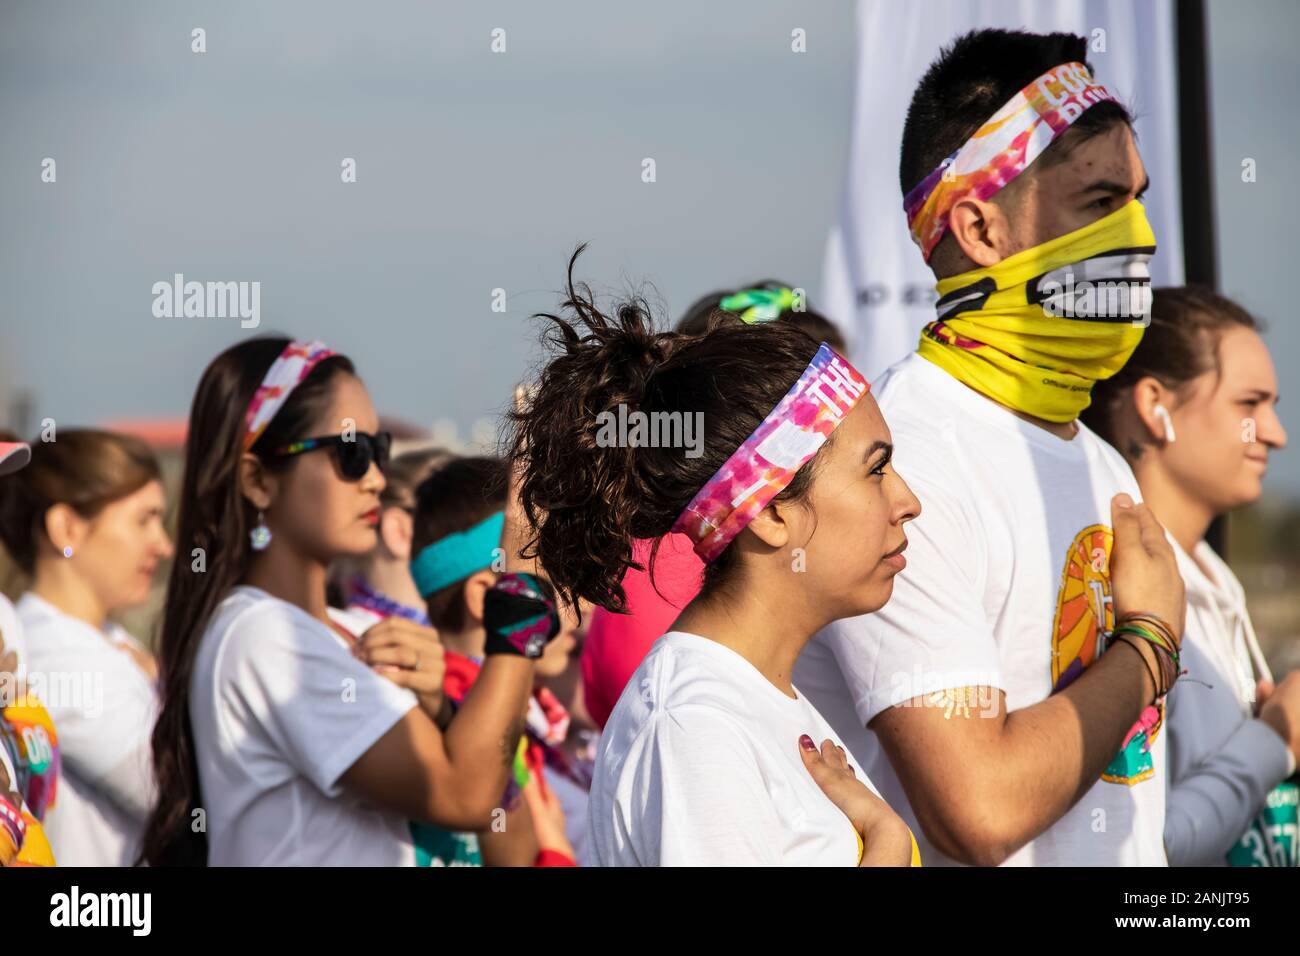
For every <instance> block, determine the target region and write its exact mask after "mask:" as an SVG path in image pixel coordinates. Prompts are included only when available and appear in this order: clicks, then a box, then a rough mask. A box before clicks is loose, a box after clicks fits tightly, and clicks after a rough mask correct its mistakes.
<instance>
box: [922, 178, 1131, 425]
mask: <svg viewBox="0 0 1300 956" xmlns="http://www.w3.org/2000/svg"><path fill="white" fill-rule="evenodd" d="M1155 251H1156V237H1155V234H1154V233H1153V232H1152V231H1151V225H1150V223H1148V222H1147V217H1146V212H1145V210H1144V209H1143V208H1142V204H1141V203H1140V202H1138V201H1137V200H1133V201H1132V202H1130V203H1128V204H1126V205H1125V206H1123V207H1122V208H1121V209H1118V210H1116V211H1115V212H1113V213H1111V214H1110V215H1109V216H1106V217H1104V218H1102V219H1099V220H1097V221H1096V222H1094V223H1091V224H1090V225H1087V226H1084V227H1083V228H1082V229H1076V230H1075V231H1074V232H1069V233H1066V234H1065V235H1064V236H1058V237H1057V238H1055V239H1053V240H1051V241H1050V242H1045V243H1043V244H1042V245H1039V246H1034V247H1033V248H1032V249H1026V250H1024V251H1023V252H1018V253H1016V254H1015V255H1013V256H1008V257H1007V258H1006V259H1003V260H1002V261H1001V262H999V263H996V264H995V265H992V266H989V267H988V268H985V269H974V270H972V271H970V272H964V273H962V274H961V275H958V276H952V277H950V278H947V279H940V280H939V284H938V287H937V288H938V292H939V301H938V303H937V304H936V306H935V308H936V310H937V312H938V318H937V319H936V320H935V321H933V322H931V323H930V324H929V325H927V326H926V327H925V328H924V329H923V330H922V331H921V342H920V345H919V346H918V348H917V351H918V352H920V354H921V355H922V356H923V357H924V358H926V359H928V360H929V361H931V362H933V363H934V364H935V365H937V366H939V367H940V368H942V369H943V370H945V371H946V372H948V374H949V375H951V376H953V378H955V379H957V380H958V381H959V382H963V383H965V384H966V385H969V386H970V387H971V388H973V389H975V390H976V391H977V392H980V393H981V394H983V395H986V396H988V397H989V398H991V399H993V400H994V401H995V402H999V403H1000V404H1002V405H1006V406H1008V407H1009V408H1014V409H1017V410H1018V411H1022V412H1027V413H1029V414H1030V415H1034V416H1036V417H1038V418H1043V419H1046V420H1047V421H1050V422H1069V421H1073V420H1074V419H1075V418H1077V417H1078V416H1079V413H1080V412H1082V411H1083V410H1084V409H1085V408H1087V407H1088V403H1089V402H1090V401H1091V400H1092V386H1093V384H1094V383H1096V382H1099V381H1102V380H1103V379H1107V378H1110V377H1111V376H1112V375H1114V374H1115V373H1116V372H1118V371H1119V370H1120V369H1121V368H1123V367H1124V363H1125V362H1127V361H1128V358H1129V356H1130V355H1132V354H1133V350H1134V349H1135V348H1137V346H1138V343H1139V342H1141V341H1142V333H1143V332H1144V331H1145V330H1146V327H1147V325H1148V323H1149V322H1150V316H1151V272H1150V269H1149V263H1150V261H1151V256H1152V255H1153V254H1154V253H1155Z"/></svg>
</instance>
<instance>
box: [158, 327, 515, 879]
mask: <svg viewBox="0 0 1300 956" xmlns="http://www.w3.org/2000/svg"><path fill="white" fill-rule="evenodd" d="M388 450H389V437H388V436H387V435H386V434H384V433H380V432H378V416H377V415H376V413H375V409H374V406H373V405H372V404H371V401H370V397H369V395H368V393H367V392H366V388H365V386H364V385H363V384H362V382H361V380H360V379H359V378H357V376H356V373H355V370H354V368H353V366H352V363H351V362H350V361H349V360H348V359H347V358H345V357H343V356H342V355H338V354H336V353H334V352H332V351H330V350H329V349H327V348H325V347H324V346H323V345H321V344H320V343H300V342H290V341H288V340H286V339H279V338H269V339H254V340H251V341H247V342H243V343H241V344H239V345H236V346H234V347H232V348H230V349H228V350H227V351H225V352H224V353H222V354H221V355H219V356H218V357H217V358H216V359H215V360H214V361H213V362H212V364H211V365H210V366H209V367H208V368H207V370H206V371H205V372H204V374H203V378H202V379H201V380H200V382H199V386H198V390H197V392H196V394H195V397H194V405H193V408H192V410H191V413H190V425H189V435H188V438H187V444H186V457H185V477H184V482H183V485H182V489H181V496H180V510H179V518H178V527H177V541H178V542H179V543H178V549H179V554H180V558H179V560H177V561H176V562H175V564H174V566H173V569H172V574H171V579H170V581H169V586H168V592H167V601H166V606H165V609H164V615H163V627H162V638H161V649H160V659H161V674H162V700H163V703H162V711H161V714H160V716H159V719H158V723H157V725H156V727H155V730H154V735H153V752H154V765H155V768H156V775H157V780H158V792H159V795H160V796H159V802H158V803H157V805H156V806H155V807H154V810H153V813H152V815H151V817H150V820H149V825H148V829H147V831H146V835H145V843H144V852H143V854H142V856H143V859H144V860H146V861H147V862H149V863H150V864H152V865H161V864H185V863H191V864H203V863H205V862H207V863H210V864H213V865H318V866H319V865H371V866H383V865H413V864H414V863H415V862H416V859H417V857H416V850H415V846H414V843H413V840H412V835H411V829H410V826H409V821H413V820H414V821H427V822H429V823H434V824H437V825H439V826H441V827H444V828H447V829H453V830H479V829H484V828H486V827H487V826H489V825H490V823H491V813H492V810H493V808H494V807H495V806H496V805H497V803H498V802H499V800H500V796H501V793H502V791H503V789H504V788H505V785H506V776H507V774H508V772H509V769H510V760H509V758H510V756H512V754H513V748H512V747H511V748H506V749H505V750H503V746H502V741H503V740H506V741H509V742H511V743H513V742H514V741H515V740H517V739H518V734H519V731H520V727H519V723H520V719H521V715H522V714H523V712H524V706H525V703H526V701H527V697H528V694H529V691H530V690H531V688H532V683H533V670H534V664H533V660H532V659H531V658H530V657H528V656H525V655H524V654H522V653H517V654H516V653H509V652H507V651H504V650H502V651H500V652H498V653H490V654H489V655H488V657H487V660H486V661H485V663H484V667H483V674H482V677H481V678H480V680H479V683H478V684H477V685H476V686H475V688H474V690H473V691H472V692H471V693H470V695H469V696H467V697H466V699H465V700H464V702H463V704H462V706H461V707H460V709H459V711H458V712H457V716H456V719H455V720H451V719H450V711H449V709H448V707H447V706H446V704H445V701H444V699H443V694H442V678H443V664H442V649H441V646H440V645H439V643H438V641H437V635H436V634H435V633H434V632H433V631H431V630H429V629H428V628H424V627H421V626H419V625H418V624H416V623H414V622H412V621H408V620H406V619H403V618H400V617H392V618H389V619H387V620H385V621H383V622H381V623H380V624H377V625H375V626H374V627H372V628H370V629H369V630H368V631H366V633H365V635H364V636H363V637H362V638H360V639H359V640H358V639H354V638H353V637H352V636H351V635H350V634H349V633H347V632H346V631H343V630H342V629H340V628H338V627H337V626H335V625H334V624H332V622H331V618H330V615H329V613H328V609H327V605H326V599H325V588H326V575H327V571H328V569H329V566H330V564H331V563H332V562H333V561H335V560H336V559H339V558H345V557H358V556H361V555H364V554H366V553H368V552H370V551H371V550H372V549H373V548H374V547H375V542H376V530H375V526H376V522H377V519H378V517H379V503H380V494H381V492H382V491H383V489H384V477H383V473H382V471H381V469H382V467H383V465H384V463H385V462H386V460H387V457H388Z"/></svg>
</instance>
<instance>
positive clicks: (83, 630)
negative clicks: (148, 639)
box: [18, 591, 145, 664]
mask: <svg viewBox="0 0 1300 956" xmlns="http://www.w3.org/2000/svg"><path fill="white" fill-rule="evenodd" d="M18 607H19V609H20V611H21V612H22V613H23V615H24V616H25V617H31V618H32V619H33V620H32V621H30V622H29V623H28V625H27V626H26V627H25V628H24V630H25V631H27V632H29V633H28V636H29V637H30V634H31V633H32V632H35V631H37V630H39V629H40V628H44V627H58V628H67V629H70V630H71V631H72V632H74V633H79V634H80V635H81V636H82V637H84V638H90V639H93V640H97V641H108V643H109V644H111V645H113V647H115V648H117V649H118V650H120V651H122V652H123V653H126V650H127V648H134V649H135V650H138V651H143V650H144V649H145V648H144V645H142V644H141V643H140V642H139V641H137V640H136V639H135V638H134V637H132V636H131V635H130V633H128V632H127V630H126V628H124V627H122V625H120V624H117V623H115V622H113V621H105V622H104V626H103V627H102V628H98V627H95V625H93V624H91V623H90V622H89V621H83V620H82V619H81V618H79V617H73V616H72V615H71V614H67V613H65V612H64V611H61V610H59V608H57V607H55V606H54V605H53V604H51V603H50V602H49V601H47V600H45V599H44V598H42V597H40V596H39V595H37V594H35V593H34V592H32V591H28V592H27V593H25V594H24V595H23V596H22V597H21V598H20V599H19V601H18ZM127 657H128V658H129V659H130V660H131V662H132V663H133V664H134V663H135V660H134V658H131V657H130V655H129V654H128V655H127Z"/></svg>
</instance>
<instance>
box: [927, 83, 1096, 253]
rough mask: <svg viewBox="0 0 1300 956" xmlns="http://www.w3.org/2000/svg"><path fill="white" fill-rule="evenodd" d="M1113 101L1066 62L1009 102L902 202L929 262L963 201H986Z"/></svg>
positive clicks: (1031, 84)
mask: <svg viewBox="0 0 1300 956" xmlns="http://www.w3.org/2000/svg"><path fill="white" fill-rule="evenodd" d="M1107 100H1115V97H1114V96H1112V95H1111V93H1110V91H1109V90H1107V89H1106V87H1104V86H1102V85H1101V84H1100V83H1094V82H1093V80H1092V74H1091V73H1089V72H1088V68H1087V67H1086V66H1084V65H1083V64H1082V63H1062V64H1061V65H1060V66H1056V67H1053V68H1052V69H1050V70H1048V71H1047V72H1046V73H1044V74H1043V75H1042V76H1040V77H1039V78H1038V79H1036V80H1034V82H1032V83H1030V84H1029V85H1028V86H1026V87H1025V88H1024V89H1023V90H1021V91H1020V92H1019V93H1017V94H1016V95H1015V96H1014V97H1012V98H1011V100H1010V102H1008V103H1007V104H1006V105H1005V106H1003V107H1002V109H1000V110H998V111H997V112H996V113H994V114H993V116H992V117H990V118H989V119H988V121H987V122H985V123H984V125H983V126H981V127H980V128H979V129H978V130H976V131H975V134H974V135H973V136H971V138H970V139H968V140H967V141H966V142H965V143H963V144H962V146H961V148H960V149H958V150H957V152H955V153H953V154H952V155H951V156H949V157H948V158H947V159H945V160H944V161H943V162H942V163H940V164H939V166H938V168H937V169H935V171H934V172H932V173H930V175H929V176H926V177H925V179H923V180H921V182H920V183H919V184H918V185H917V186H916V188H915V189H913V190H912V191H911V192H909V193H908V194H907V196H906V198H905V199H904V200H903V209H904V211H905V212H906V213H907V225H908V228H909V229H911V231H912V239H913V241H914V242H915V243H916V244H917V245H918V246H920V247H921V254H922V255H923V256H925V261H926V262H929V261H930V253H931V252H933V251H934V247H935V246H936V245H938V243H939V240H940V239H942V238H943V234H944V233H945V232H947V231H948V216H949V214H950V213H951V212H952V209H953V207H954V206H956V205H957V203H958V202H960V201H961V200H963V199H965V198H967V197H969V196H974V197H975V198H977V199H981V200H987V199H990V198H991V197H992V196H994V195H995V194H996V193H997V192H998V190H1000V189H1001V188H1002V187H1003V186H1005V185H1006V184H1007V183H1009V182H1011V180H1013V179H1015V178H1016V177H1017V176H1019V175H1020V174H1021V173H1023V172H1024V171H1025V170H1026V169H1027V168H1028V167H1029V164H1030V163H1032V162H1033V161H1034V160H1035V159H1037V158H1038V157H1039V155H1041V154H1042V152H1043V150H1045V149H1047V147H1048V146H1050V145H1052V143H1053V142H1055V140H1056V138H1057V137H1058V136H1060V135H1061V134H1062V133H1064V132H1065V131H1066V130H1068V129H1069V128H1070V126H1071V124H1073V123H1074V121H1075V120H1077V119H1078V118H1079V117H1080V116H1082V115H1083V114H1084V111H1086V110H1087V109H1088V108H1089V107H1091V106H1096V105H1097V104H1098V103H1102V102H1105V101H1107Z"/></svg>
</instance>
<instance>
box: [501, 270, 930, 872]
mask: <svg viewBox="0 0 1300 956" xmlns="http://www.w3.org/2000/svg"><path fill="white" fill-rule="evenodd" d="M579 252H581V249H580V250H579ZM576 258H577V254H575V256H574V260H572V261H571V262H570V265H569V281H568V288H567V298H566V301H565V302H564V308H563V314H561V315H546V316H544V318H546V319H547V320H548V321H549V322H550V323H551V335H550V336H549V340H548V341H549V345H550V347H551V349H552V352H553V356H552V358H551V360H550V362H549V363H548V364H547V365H546V366H545V368H544V369H543V371H542V373H541V378H540V381H539V383H538V386H537V389H536V392H535V394H534V397H533V400H532V402H531V403H530V405H529V406H528V407H527V408H526V409H523V410H520V411H517V412H515V413H514V415H513V419H514V425H515V434H514V454H515V458H516V461H517V464H518V467H519V470H520V479H519V496H520V502H521V505H522V508H523V510H524V512H525V513H526V514H527V516H528V519H529V523H530V524H531V525H532V526H533V528H534V530H535V534H534V537H533V539H532V541H531V543H530V547H529V550H528V551H527V552H526V553H528V554H535V556H536V557H537V559H538V561H539V562H540V565H541V568H542V570H543V571H544V572H545V574H546V575H547V576H548V577H549V578H550V580H551V582H552V583H553V584H554V585H555V587H556V589H557V591H558V592H559V593H560V594H561V595H563V596H564V597H565V598H566V599H567V600H568V601H569V602H573V601H576V600H577V599H580V598H581V599H586V600H588V601H591V602H593V603H594V604H596V605H598V606H600V607H603V608H605V609H607V610H610V611H615V612H617V611H621V610H622V609H623V607H624V593H623V590H622V586H621V581H622V579H623V575H624V573H625V572H626V571H627V569H628V568H629V567H630V566H632V565H633V562H634V552H633V542H634V541H636V540H639V539H649V540H652V541H656V542H658V541H661V540H662V539H664V537H665V536H667V535H669V534H670V533H671V532H674V531H676V532H680V533H682V534H685V535H686V536H687V537H688V538H689V539H690V540H692V541H693V542H694V547H695V550H696V553H697V554H699V555H700V557H701V559H702V560H703V561H704V563H705V565H706V567H705V570H704V573H703V580H702V588H701V591H700V594H699V596H698V597H697V598H696V599H695V600H694V601H692V602H691V603H690V604H689V605H688V606H687V607H686V608H685V610H684V611H683V612H682V614H681V616H680V617H679V618H678V619H677V621H676V622H675V624H674V625H673V628H672V630H671V631H670V632H669V633H667V634H665V635H664V636H663V637H662V638H660V640H659V641H657V642H656V643H655V645H654V647H653V648H652V649H651V651H650V653H649V654H648V655H647V657H646V658H645V660H644V661H643V662H642V664H641V666H640V667H639V668H638V669H637V671H636V673H635V674H634V675H633V677H632V680H631V681H630V682H629V684H628V686H627V688H626V690H625V691H624V692H623V695H622V697H621V698H620V699H619V701H618V703H617V705H616V706H615V707H614V710H613V713H612V714H611V716H610V719H609V722H608V724H607V725H606V728H605V733H604V736H603V737H602V740H601V746H600V752H599V756H598V759H597V764H596V778H595V781H594V783H593V786H592V793H591V805H590V808H591V809H590V812H591V833H592V836H593V838H594V843H595V854H596V857H597V861H598V862H599V863H600V864H603V865H649V866H652V865H661V864H668V865H671V864H693V863H698V864H780V863H790V864H845V865H856V864H859V863H861V864H875V865H890V864H892V865H906V864H907V863H908V862H909V861H911V860H912V858H913V847H914V843H913V841H912V839H911V835H910V833H909V832H908V830H907V827H906V826H905V825H904V824H903V823H902V821H901V820H899V818H898V817H897V816H896V815H895V814H894V813H893V812H892V811H891V810H890V809H889V808H888V807H887V806H886V805H885V804H884V802H883V801H882V800H881V799H880V798H879V797H878V796H877V795H876V794H875V793H874V792H873V790H872V789H870V788H869V786H868V785H867V784H866V783H865V776H864V775H863V773H862V771H861V768H860V767H858V766H857V765H856V764H855V763H854V762H853V761H852V759H851V758H849V757H848V756H847V755H846V753H845V751H844V749H843V748H842V747H841V746H840V743H839V740H838V738H837V737H836V736H835V734H834V732H833V731H832V730H831V728H830V726H829V725H828V724H827V723H826V721H825V720H824V719H823V718H822V717H821V715H820V714H818V713H817V711H816V710H815V709H814V708H813V707H812V705H811V704H809V703H808V701H807V700H806V699H805V698H804V697H803V696H802V695H801V694H799V692H798V691H797V690H796V689H795V687H794V686H793V685H792V684H791V681H790V674H791V670H792V669H793V666H794V662H795V659H796V658H797V657H798V655H799V652H800V650H801V649H802V648H803V646H804V644H805V643H807V641H808V640H809V639H810V638H811V637H812V635H813V634H814V633H815V632H816V631H818V630H819V629H820V628H821V627H823V626H824V625H825V624H827V623H829V622H830V621H831V620H834V619H836V618H840V617H846V616H849V615H855V614H862V613H865V612H868V611H872V610H875V609H877V608H879V607H880V606H881V605H882V604H884V602H885V601H886V600H887V599H888V597H889V594H890V591H891V588H892V579H893V576H894V575H895V574H896V573H897V572H898V571H899V569H901V568H902V567H903V565H904V560H903V557H902V554H901V552H902V550H903V548H904V546H905V545H906V538H905V536H904V534H903V524H904V523H905V522H906V521H908V520H910V519H911V518H913V517H915V516H916V514H917V513H918V512H919V510H920V506H919V504H918V503H917V501H916V498H915V497H914V496H913V495H912V493H911V492H910V491H909V490H908V488H907V485H906V484H905V483H904V482H903V480H902V478H900V477H899V476H898V475H897V474H896V473H894V472H893V471H892V469H891V468H890V466H889V460H890V453H891V446H890V437H889V430H888V428H887V427H886V425H885V422H884V420H883V419H882V418H881V415H880V411H879V409H878V408H877V407H876V404H875V401H874V399H872V398H871V396H870V394H869V390H868V386H867V383H866V382H865V381H864V380H863V379H862V377H861V376H860V375H858V373H857V372H856V371H855V370H854V369H853V368H852V366H851V365H850V364H849V363H848V362H847V361H846V360H845V359H844V358H843V357H842V356H840V355H839V354H838V353H836V352H835V351H834V350H833V349H831V348H830V346H828V345H825V344H822V345H821V347H819V346H818V344H817V343H816V342H815V341H813V340H811V339H810V338H809V337H808V336H807V335H806V334H805V333H804V332H803V331H801V330H800V329H798V328H796V327H795V326H793V325H790V324H788V323H781V322H766V323H757V324H749V323H743V322H734V323H730V322H728V323H715V324H713V325H712V326H711V327H709V328H708V329H707V330H706V331H704V332H703V333H702V334H685V333H674V332H665V331H657V330H656V329H655V328H654V325H653V322H652V320H651V318H650V315H649V310H648V308H647V307H646V305H645V303H644V302H643V301H641V300H639V299H633V300H631V301H627V302H624V303H621V304H619V305H618V306H617V307H616V308H615V309H614V310H613V311H612V313H609V314H606V313H605V312H602V311H601V310H600V308H598V306H597V304H596V302H595V299H594V297H593V295H592V293H591V291H590V289H589V288H588V287H587V286H586V285H584V284H581V283H577V282H575V280H574V279H573V266H574V261H576ZM615 422H625V423H631V427H629V428H626V429H622V430H620V429H621V426H620V429H615V428H612V423H615ZM688 423H690V424H698V425H699V426H700V427H701V428H702V432H701V433H699V434H696V435H694V436H693V440H691V441H685V440H682V439H684V438H685V436H686V435H687V433H688V431H689V430H690V429H689V428H688V427H687V424H688ZM670 426H671V427H670ZM673 436H676V439H677V440H673ZM665 437H667V438H668V439H669V440H667V441H665V440H663V439H664V438H665ZM654 553H655V548H653V547H652V548H651V553H650V556H649V564H650V572H651V575H652V576H653V563H654ZM819 744H820V746H819Z"/></svg>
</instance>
